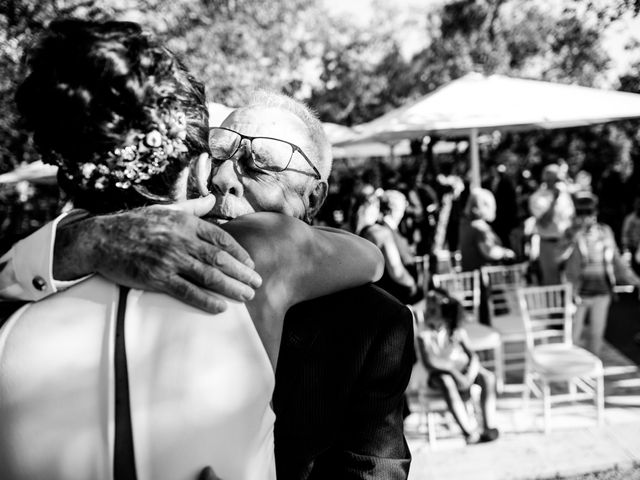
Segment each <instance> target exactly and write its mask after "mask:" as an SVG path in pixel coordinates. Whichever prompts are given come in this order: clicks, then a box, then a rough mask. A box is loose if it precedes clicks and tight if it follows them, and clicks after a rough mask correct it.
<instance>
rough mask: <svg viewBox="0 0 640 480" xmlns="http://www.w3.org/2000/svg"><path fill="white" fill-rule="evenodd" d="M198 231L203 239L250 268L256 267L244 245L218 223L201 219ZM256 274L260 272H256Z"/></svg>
mask: <svg viewBox="0 0 640 480" xmlns="http://www.w3.org/2000/svg"><path fill="white" fill-rule="evenodd" d="M196 233H197V235H198V237H199V238H200V239H201V240H204V241H205V242H209V243H210V244H211V245H214V246H216V247H218V248H220V249H222V250H224V251H225V252H227V253H228V254H229V255H231V256H232V257H234V258H235V259H236V260H238V261H240V262H242V263H244V264H245V265H246V266H248V267H249V268H255V267H256V266H255V264H254V263H253V260H251V257H250V256H249V254H248V253H247V251H246V250H245V249H244V248H242V246H241V245H240V244H239V243H238V242H236V241H235V239H234V238H233V237H232V236H231V235H230V234H228V233H227V232H225V231H224V230H222V229H221V228H220V227H218V226H217V225H212V224H210V223H208V222H205V221H199V222H198V227H197V229H196ZM256 275H258V274H257V273H256Z"/></svg>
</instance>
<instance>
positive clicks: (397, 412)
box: [273, 285, 415, 480]
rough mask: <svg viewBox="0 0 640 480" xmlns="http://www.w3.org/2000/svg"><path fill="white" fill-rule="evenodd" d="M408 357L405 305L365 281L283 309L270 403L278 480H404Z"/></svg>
mask: <svg viewBox="0 0 640 480" xmlns="http://www.w3.org/2000/svg"><path fill="white" fill-rule="evenodd" d="M414 355H415V353H414V348H413V321H412V317H411V313H410V311H409V309H408V308H407V307H406V306H405V305H403V304H401V303H400V302H398V301H397V300H396V299H394V298H393V297H392V296H390V295H389V294H387V293H386V292H384V291H383V290H381V289H379V288H377V287H375V286H373V285H366V286H363V287H358V288H354V289H350V290H346V291H343V292H339V293H337V294H333V295H330V296H326V297H322V298H319V299H316V300H312V301H309V302H305V303H302V304H300V305H297V306H295V307H294V308H292V309H291V310H290V311H289V312H288V313H287V316H286V319H285V326H284V333H283V339H282V345H281V348H280V356H279V359H278V367H277V371H276V389H275V393H274V399H273V405H274V410H275V413H276V424H275V447H276V450H275V451H276V466H277V471H278V480H303V479H304V480H317V479H327V480H333V479H336V480H337V479H353V480H356V479H358V480H374V479H375V480H387V479H389V480H391V479H393V480H396V479H405V478H406V477H407V475H408V472H409V463H410V458H411V457H410V453H409V449H408V447H407V444H406V441H405V438H404V433H403V399H404V397H403V395H404V391H405V389H406V387H407V384H408V382H409V377H410V375H411V368H412V365H413V361H414Z"/></svg>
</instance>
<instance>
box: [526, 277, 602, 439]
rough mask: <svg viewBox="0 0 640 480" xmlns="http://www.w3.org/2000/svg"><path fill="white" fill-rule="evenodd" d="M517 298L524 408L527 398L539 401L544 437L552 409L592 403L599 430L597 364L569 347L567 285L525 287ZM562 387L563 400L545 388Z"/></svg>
mask: <svg viewBox="0 0 640 480" xmlns="http://www.w3.org/2000/svg"><path fill="white" fill-rule="evenodd" d="M517 294H518V300H519V302H520V308H521V310H522V313H523V320H524V327H525V335H526V342H527V355H526V364H525V391H524V397H523V399H524V402H525V405H528V402H529V396H530V393H533V394H534V395H536V396H537V397H542V400H543V408H544V431H545V433H546V432H548V431H549V429H550V426H549V420H550V416H551V406H552V405H553V403H561V402H566V401H576V400H584V399H592V400H593V401H594V403H595V406H596V413H597V420H598V424H602V421H603V417H604V378H603V367H602V361H601V360H600V359H599V358H598V357H596V356H595V355H593V354H592V353H591V352H588V351H587V350H585V349H583V348H580V347H577V346H575V345H574V344H573V341H572V337H571V328H572V315H573V303H572V297H571V285H570V284H564V285H551V286H544V287H526V288H521V289H518V291H517ZM564 382H566V383H568V394H555V395H553V396H552V394H551V387H550V385H551V384H552V383H564Z"/></svg>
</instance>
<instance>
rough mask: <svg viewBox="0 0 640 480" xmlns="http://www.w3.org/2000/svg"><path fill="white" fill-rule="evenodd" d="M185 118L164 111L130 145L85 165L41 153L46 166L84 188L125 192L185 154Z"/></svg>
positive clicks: (177, 113)
mask: <svg viewBox="0 0 640 480" xmlns="http://www.w3.org/2000/svg"><path fill="white" fill-rule="evenodd" d="M186 122H187V117H186V115H185V114H184V112H172V111H168V112H164V113H163V114H162V115H161V117H160V120H159V121H158V122H157V123H156V124H154V125H153V126H152V127H151V128H150V129H149V130H147V131H142V132H140V133H138V134H137V135H135V137H134V139H133V140H132V141H131V143H130V144H129V145H124V146H118V147H116V148H114V149H112V150H110V151H108V152H106V153H102V154H96V155H95V156H94V158H93V159H91V160H90V161H88V162H84V163H76V164H74V163H72V162H68V161H67V160H66V159H65V157H63V156H62V155H61V154H59V153H58V152H56V151H53V150H52V151H49V152H46V153H45V154H43V160H44V161H45V162H46V163H51V164H53V165H58V166H59V167H60V168H61V169H62V171H63V172H64V175H65V176H66V177H67V178H68V179H69V180H70V181H72V182H74V183H76V184H77V185H79V186H81V187H82V188H84V189H94V190H100V191H104V190H106V189H107V188H109V187H111V188H112V187H115V188H119V189H122V190H127V189H129V188H131V187H132V186H133V185H138V184H140V183H142V182H144V181H147V180H149V179H151V178H152V177H153V176H154V175H158V174H161V173H163V172H164V171H165V170H166V169H167V167H168V166H169V165H171V163H172V162H174V161H178V160H182V159H183V155H184V154H186V153H188V151H189V150H188V148H187V146H186V145H185V142H184V141H185V139H186V134H187V130H186Z"/></svg>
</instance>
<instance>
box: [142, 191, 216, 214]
mask: <svg viewBox="0 0 640 480" xmlns="http://www.w3.org/2000/svg"><path fill="white" fill-rule="evenodd" d="M215 204H216V197H215V196H214V195H212V194H209V195H207V196H205V197H200V198H192V199H190V200H184V201H182V202H178V203H174V204H172V205H154V206H153V207H151V208H165V209H168V210H177V211H179V212H184V213H188V214H190V215H195V216H196V217H202V216H203V215H206V214H207V213H209V212H210V211H211V210H212V209H213V206H214V205H215Z"/></svg>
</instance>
